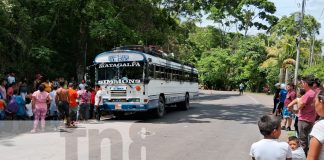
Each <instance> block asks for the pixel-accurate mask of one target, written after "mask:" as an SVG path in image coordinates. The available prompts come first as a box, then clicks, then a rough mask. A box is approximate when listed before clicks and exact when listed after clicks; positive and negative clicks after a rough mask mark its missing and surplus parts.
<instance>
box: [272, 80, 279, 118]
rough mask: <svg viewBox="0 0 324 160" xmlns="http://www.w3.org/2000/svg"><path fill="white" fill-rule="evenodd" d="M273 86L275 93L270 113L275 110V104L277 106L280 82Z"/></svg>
mask: <svg viewBox="0 0 324 160" xmlns="http://www.w3.org/2000/svg"><path fill="white" fill-rule="evenodd" d="M275 87H276V91H275V94H274V96H273V109H272V114H274V113H275V112H276V110H277V106H278V103H279V93H280V83H276V84H275Z"/></svg>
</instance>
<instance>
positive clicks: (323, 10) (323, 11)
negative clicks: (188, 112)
mask: <svg viewBox="0 0 324 160" xmlns="http://www.w3.org/2000/svg"><path fill="white" fill-rule="evenodd" d="M323 13H324V8H323V9H322V13H321V16H320V17H319V19H320V18H322V15H323Z"/></svg>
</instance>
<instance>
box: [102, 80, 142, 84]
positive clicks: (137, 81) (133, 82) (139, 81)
mask: <svg viewBox="0 0 324 160" xmlns="http://www.w3.org/2000/svg"><path fill="white" fill-rule="evenodd" d="M129 83H130V84H136V83H141V80H139V79H118V80H101V81H98V84H99V85H100V84H129Z"/></svg>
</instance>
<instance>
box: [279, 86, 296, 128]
mask: <svg viewBox="0 0 324 160" xmlns="http://www.w3.org/2000/svg"><path fill="white" fill-rule="evenodd" d="M287 91H288V93H287V96H286V99H285V102H284V108H283V112H282V115H283V121H282V123H283V126H282V127H281V129H282V130H285V129H286V130H287V131H291V122H292V112H291V111H289V109H288V105H289V103H291V102H292V101H293V100H295V99H296V92H295V89H294V85H293V84H291V83H289V84H288V85H287ZM287 122H288V126H287V128H286V125H287Z"/></svg>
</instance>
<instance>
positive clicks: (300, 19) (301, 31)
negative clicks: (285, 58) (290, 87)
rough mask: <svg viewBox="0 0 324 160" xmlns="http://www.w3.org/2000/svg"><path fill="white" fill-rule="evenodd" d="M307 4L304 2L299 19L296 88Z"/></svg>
mask: <svg viewBox="0 0 324 160" xmlns="http://www.w3.org/2000/svg"><path fill="white" fill-rule="evenodd" d="M305 4H306V1H305V0H303V3H302V12H301V16H300V17H299V36H298V38H297V39H296V43H297V55H296V65H295V76H294V84H295V86H297V78H298V68H299V55H300V43H301V40H302V33H303V25H304V22H303V21H304V12H305Z"/></svg>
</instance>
